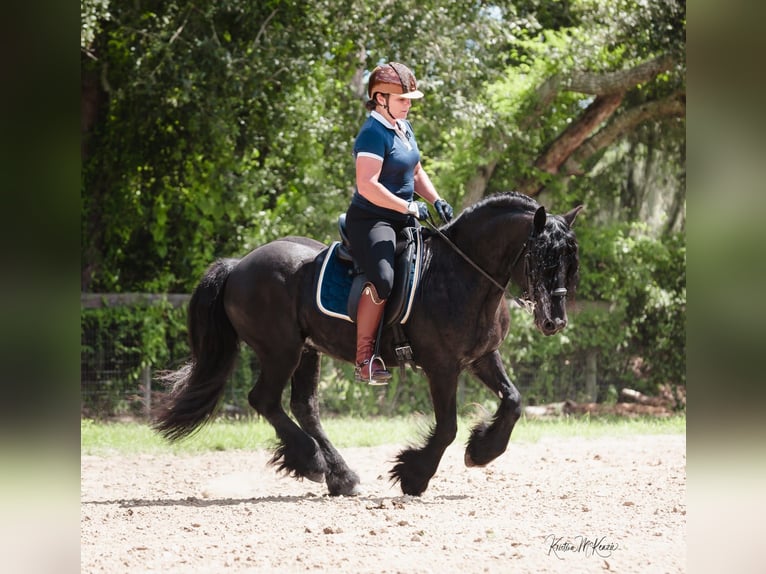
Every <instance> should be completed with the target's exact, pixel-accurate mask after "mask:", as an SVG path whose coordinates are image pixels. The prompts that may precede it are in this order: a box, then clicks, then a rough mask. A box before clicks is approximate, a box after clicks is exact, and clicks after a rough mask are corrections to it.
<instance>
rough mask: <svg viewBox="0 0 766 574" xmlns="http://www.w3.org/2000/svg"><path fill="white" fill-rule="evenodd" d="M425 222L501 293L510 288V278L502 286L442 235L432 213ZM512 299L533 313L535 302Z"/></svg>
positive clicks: (517, 256)
mask: <svg viewBox="0 0 766 574" xmlns="http://www.w3.org/2000/svg"><path fill="white" fill-rule="evenodd" d="M425 222H426V223H427V224H428V227H430V228H431V230H432V231H435V232H436V234H437V235H438V236H439V237H441V238H442V239H443V240H444V241H445V243H446V244H447V245H449V246H450V248H451V249H452V250H453V251H454V252H455V253H457V254H458V255H460V257H462V258H463V259H465V261H466V263H468V264H469V265H470V266H471V267H473V268H474V269H476V271H478V272H479V273H481V274H482V275H483V276H484V278H485V279H486V280H487V281H489V282H490V283H492V285H494V286H495V287H497V288H498V289H499V290H500V292H501V293H505V291H506V289H507V288H508V283H510V282H511V279H510V278H508V281H507V282H506V284H505V286H503V285H500V283H498V282H497V281H496V280H495V279H494V278H493V277H492V276H491V275H490V274H489V273H487V272H486V271H484V269H482V268H481V267H479V265H478V264H476V262H474V261H473V259H471V258H470V257H468V255H466V254H465V253H464V252H463V251H462V250H461V249H460V248H459V247H458V246H457V245H455V244H454V243H453V242H452V241H451V240H450V239H449V238H448V237H447V236H446V235H444V233H442V232H441V230H440V229H439V228H438V227H436V225H435V224H434V221H433V216H431V214H430V213H429V214H428V219H426V220H425ZM532 238H533V235H532V234H530V235H529V237H527V239H526V241H524V243H523V244H522V246H521V248H520V249H519V252H518V253H517V254H516V257H514V259H513V263H511V269H513V268H514V267H516V264H517V263H518V262H519V259H521V256H522V255H523V254H524V251H526V249H527V243H529V240H530V239H532ZM556 291H559V290H558V289H557V290H556ZM554 294H556V295H559V293H554ZM564 294H566V289H564ZM511 298H512V299H513V300H514V301H515V302H516V304H518V305H519V307H521V308H523V309H526V310H527V311H530V312H531V310H532V307H533V306H534V303H533V302H531V301H525V300H524V299H522V298H520V297H516V296H514V295H511Z"/></svg>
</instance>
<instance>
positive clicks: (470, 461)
mask: <svg viewBox="0 0 766 574" xmlns="http://www.w3.org/2000/svg"><path fill="white" fill-rule="evenodd" d="M463 461H464V462H465V465H466V466H467V467H468V468H472V467H474V466H477V467H482V466H487V463H484V464H479V463H478V462H476V461H474V460H473V458H472V457H471V453H470V452H468V451H467V450H466V451H465V457H464V458H463Z"/></svg>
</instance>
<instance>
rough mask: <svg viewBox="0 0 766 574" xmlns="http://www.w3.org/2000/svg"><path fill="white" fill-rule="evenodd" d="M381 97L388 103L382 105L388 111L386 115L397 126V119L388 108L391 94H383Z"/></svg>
mask: <svg viewBox="0 0 766 574" xmlns="http://www.w3.org/2000/svg"><path fill="white" fill-rule="evenodd" d="M381 95H382V96H383V98H385V100H386V103H385V104H381V105H382V106H383V109H384V110H386V113H387V114H388V115H389V117H390V118H391V119H392V120H394V124H395V125H396V118H395V117H394V114H392V113H391V110H390V109H389V107H388V96H389V94H381Z"/></svg>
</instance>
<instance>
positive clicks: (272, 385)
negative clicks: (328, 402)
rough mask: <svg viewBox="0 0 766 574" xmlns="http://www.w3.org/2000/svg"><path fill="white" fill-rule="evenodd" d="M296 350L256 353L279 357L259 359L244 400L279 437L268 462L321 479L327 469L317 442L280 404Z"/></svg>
mask: <svg viewBox="0 0 766 574" xmlns="http://www.w3.org/2000/svg"><path fill="white" fill-rule="evenodd" d="M299 353H300V351H297V352H296V353H288V352H285V351H284V349H281V350H280V351H278V352H270V353H258V355H259V358H262V357H279V359H277V360H276V361H272V362H267V361H264V360H261V374H260V376H259V377H258V381H257V382H256V383H255V386H254V387H253V389H252V390H251V391H250V394H249V395H248V401H249V402H250V405H251V406H252V407H253V408H254V409H255V410H256V411H257V412H258V413H260V414H261V415H263V417H264V418H265V419H266V420H267V421H269V423H271V425H272V426H273V427H274V430H275V431H276V433H277V437H278V439H279V441H280V445H279V446H278V447H277V448H276V450H275V451H274V456H273V457H272V459H271V461H270V462H271V464H274V465H276V466H277V470H279V471H283V472H286V473H287V474H289V475H291V476H294V477H296V478H300V477H304V478H308V479H309V480H313V481H314V482H322V481H323V480H324V475H325V473H326V472H327V464H326V463H325V460H324V456H323V455H322V451H321V450H320V448H319V445H318V444H317V442H316V441H315V440H314V439H313V438H312V437H311V436H309V435H307V434H306V433H305V432H303V431H302V430H301V429H300V427H299V426H298V425H296V424H295V422H293V420H292V419H291V418H290V417H289V416H287V413H285V411H284V409H283V408H282V402H281V401H282V392H283V390H284V388H285V385H286V384H287V381H288V379H289V378H290V376H291V374H292V371H293V369H294V366H295V365H296V364H297V363H298V361H299ZM291 356H292V357H293V359H292V360H291Z"/></svg>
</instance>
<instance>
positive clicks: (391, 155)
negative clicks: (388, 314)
mask: <svg viewBox="0 0 766 574" xmlns="http://www.w3.org/2000/svg"><path fill="white" fill-rule="evenodd" d="M367 94H368V96H369V98H370V99H369V101H368V102H367V104H366V107H367V109H368V110H369V111H370V116H369V117H368V118H367V121H366V122H365V123H364V125H363V126H362V129H361V130H360V131H359V135H358V136H357V138H356V143H355V144H354V157H355V158H356V190H355V191H354V196H353V198H352V199H351V205H350V206H349V208H348V211H347V212H346V230H347V232H348V237H349V241H350V243H351V250H352V252H353V256H354V260H355V262H356V263H357V265H359V266H360V267H361V269H362V270H363V271H364V272H365V274H366V276H367V279H368V282H367V283H366V284H365V285H364V286H363V288H362V295H361V297H360V298H359V306H358V308H357V314H356V361H355V362H356V369H355V377H356V380H358V381H366V382H368V383H369V384H385V383H386V382H387V381H388V380H389V379H390V378H391V373H389V372H388V371H387V370H386V368H385V365H384V364H383V363H381V362H380V358H379V357H377V356H374V355H373V349H374V346H375V337H376V334H377V331H378V325H379V323H380V321H381V320H382V317H383V313H384V311H385V306H386V299H387V298H388V296H389V294H390V293H391V289H392V288H393V284H394V250H395V248H396V238H397V235H398V234H399V232H400V231H401V230H402V228H403V227H414V226H416V225H417V222H416V221H415V218H417V219H419V220H423V219H426V218H427V217H428V207H426V205H425V204H424V203H422V202H419V201H413V194H417V195H418V196H420V197H422V198H423V199H425V200H426V201H429V202H430V203H433V204H434V207H435V208H436V211H437V212H438V213H439V215H440V216H441V218H442V219H443V220H444V223H449V221H450V219H452V207H451V206H450V205H449V204H448V203H447V202H446V201H444V200H443V199H441V198H440V197H439V194H438V193H436V189H435V188H434V185H433V183H431V179H430V178H429V177H428V174H427V173H426V171H425V170H424V169H423V167H422V166H421V165H420V151H419V150H418V144H417V142H416V141H415V134H414V133H413V131H412V125H411V124H410V122H408V121H407V113H408V112H409V110H410V106H411V105H412V100H413V99H417V98H422V97H423V93H422V92H421V91H420V90H418V89H417V83H416V81H415V76H414V74H413V73H412V72H411V71H410V69H409V68H407V66H404V65H403V64H398V63H395V62H391V63H389V64H386V65H385V66H378V67H377V68H375V69H374V70H373V71H372V74H370V79H369V83H368V88H367ZM379 110H380V111H379Z"/></svg>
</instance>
